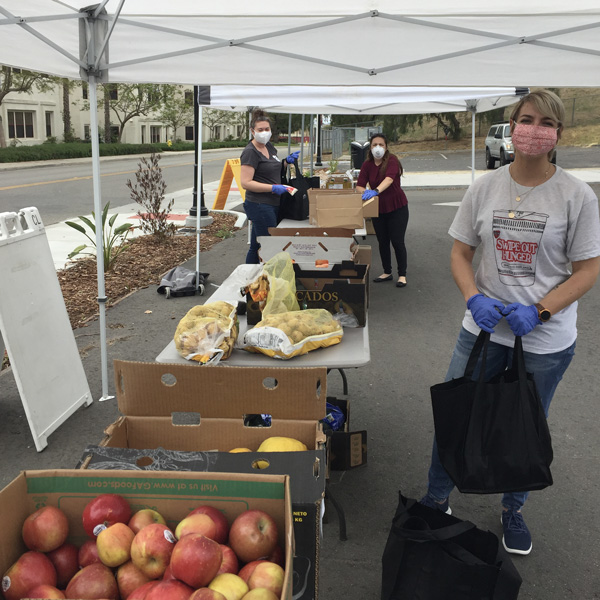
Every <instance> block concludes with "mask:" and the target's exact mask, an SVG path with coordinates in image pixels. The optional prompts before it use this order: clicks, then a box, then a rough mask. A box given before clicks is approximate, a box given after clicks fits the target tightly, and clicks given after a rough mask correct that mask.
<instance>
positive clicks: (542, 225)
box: [449, 166, 600, 354]
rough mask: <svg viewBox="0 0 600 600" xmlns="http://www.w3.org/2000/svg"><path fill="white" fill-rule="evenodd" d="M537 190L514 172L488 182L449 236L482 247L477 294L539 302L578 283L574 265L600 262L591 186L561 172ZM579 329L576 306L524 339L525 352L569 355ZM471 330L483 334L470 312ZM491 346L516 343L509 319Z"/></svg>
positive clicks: (471, 193) (466, 201) (471, 195)
mask: <svg viewBox="0 0 600 600" xmlns="http://www.w3.org/2000/svg"><path fill="white" fill-rule="evenodd" d="M529 189H531V188H524V187H522V186H518V185H517V184H516V183H515V182H514V181H513V180H512V177H511V176H510V173H509V170H508V166H505V167H502V168H499V169H497V170H496V171H494V172H493V173H488V174H486V175H484V176H483V177H480V178H479V179H477V180H476V181H475V182H474V183H473V184H472V185H471V187H470V188H469V189H468V190H467V193H466V194H465V197H464V198H463V200H462V202H461V205H460V207H459V209H458V212H457V213H456V216H455V218H454V221H453V223H452V225H451V226H450V230H449V233H450V235H451V236H452V237H453V238H455V239H457V240H458V241H460V242H463V243H465V244H468V245H469V246H474V247H479V246H481V253H480V256H479V259H480V261H479V265H478V266H477V270H476V273H475V283H476V284H477V288H478V289H479V291H480V292H482V293H483V294H485V295H486V296H488V297H490V298H496V299H498V300H500V301H501V302H503V303H504V304H505V305H506V304H510V303H511V302H520V303H521V304H525V305H530V304H535V303H536V302H539V301H540V300H541V299H542V298H543V297H544V296H546V294H548V292H549V291H550V290H552V289H553V288H555V287H556V286H558V285H560V284H561V283H563V282H564V281H565V280H567V279H568V278H569V277H570V275H571V268H570V263H571V262H572V261H580V260H586V259H588V258H594V257H596V256H600V220H599V216H598V198H596V195H595V194H594V192H593V190H592V188H591V187H590V186H589V185H587V184H586V183H584V182H582V181H580V180H579V179H577V178H575V177H573V176H572V175H570V174H569V173H567V172H566V171H564V170H563V169H561V168H560V167H558V166H557V167H556V173H554V175H553V176H552V177H551V178H550V179H549V180H548V181H546V182H545V183H543V184H541V185H539V186H537V187H536V188H535V189H533V190H532V191H531V192H529V193H528V192H527V190H529ZM517 194H520V195H521V196H522V200H521V202H520V203H517V202H516V201H515V199H516V196H517ZM517 209H518V210H517ZM512 215H514V217H512ZM576 323H577V302H573V303H572V304H570V305H569V306H567V307H566V308H564V309H563V310H561V311H560V312H558V313H556V314H554V315H552V318H551V319H550V321H548V322H546V323H544V324H542V325H538V326H537V327H536V328H535V329H533V331H531V332H530V333H528V334H527V335H526V336H524V337H523V348H524V350H525V351H527V352H534V353H536V354H548V353H551V352H559V351H560V350H564V349H565V348H568V347H569V346H570V345H571V344H572V343H573V342H574V341H575V339H576V338H577V325H576ZM463 327H464V328H465V329H467V330H468V331H470V332H471V333H474V334H476V335H477V334H479V332H480V329H479V327H478V326H477V325H476V324H475V321H474V320H473V317H472V316H471V311H469V310H467V311H466V312H465V317H464V319H463ZM491 339H492V341H494V342H497V343H499V344H503V345H506V346H512V345H513V344H514V339H515V337H514V334H513V333H512V332H511V330H510V327H509V326H508V323H507V322H506V319H501V320H500V322H499V323H498V325H497V326H496V327H495V333H493V334H492V336H491Z"/></svg>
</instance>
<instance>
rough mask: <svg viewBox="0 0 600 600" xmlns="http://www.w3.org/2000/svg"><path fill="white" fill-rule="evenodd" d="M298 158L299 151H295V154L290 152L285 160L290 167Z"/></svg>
mask: <svg viewBox="0 0 600 600" xmlns="http://www.w3.org/2000/svg"><path fill="white" fill-rule="evenodd" d="M299 157H300V150H296V152H292V153H291V154H290V155H289V156H288V157H287V158H286V159H285V160H286V161H287V162H288V163H289V164H290V165H293V164H294V162H295V161H297V160H298V158H299Z"/></svg>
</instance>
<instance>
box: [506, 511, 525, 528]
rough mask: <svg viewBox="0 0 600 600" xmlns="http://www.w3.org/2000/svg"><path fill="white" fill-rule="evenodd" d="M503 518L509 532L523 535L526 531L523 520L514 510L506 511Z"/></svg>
mask: <svg viewBox="0 0 600 600" xmlns="http://www.w3.org/2000/svg"><path fill="white" fill-rule="evenodd" d="M504 518H505V520H506V528H507V529H509V530H510V531H515V532H517V533H524V532H526V531H527V527H526V525H525V520H524V519H523V515H522V514H521V513H520V512H518V511H516V510H509V511H506V512H505V513H504Z"/></svg>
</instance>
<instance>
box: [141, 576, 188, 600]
mask: <svg viewBox="0 0 600 600" xmlns="http://www.w3.org/2000/svg"><path fill="white" fill-rule="evenodd" d="M193 592H194V590H193V588H191V587H190V586H189V585H185V583H183V582H182V581H177V579H170V580H169V581H159V582H158V583H157V584H156V585H155V586H154V587H152V588H151V589H150V591H149V592H148V593H147V594H146V597H145V598H144V600H188V598H189V597H190V596H191V595H192V593H193Z"/></svg>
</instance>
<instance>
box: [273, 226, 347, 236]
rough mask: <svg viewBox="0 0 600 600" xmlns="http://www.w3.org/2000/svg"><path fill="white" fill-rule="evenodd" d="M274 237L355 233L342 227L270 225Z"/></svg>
mask: <svg viewBox="0 0 600 600" xmlns="http://www.w3.org/2000/svg"><path fill="white" fill-rule="evenodd" d="M269 235H270V236H274V237H298V236H300V237H313V238H314V237H336V238H338V237H341V238H353V236H354V234H353V233H352V232H351V231H348V230H347V229H344V228H342V227H269Z"/></svg>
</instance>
